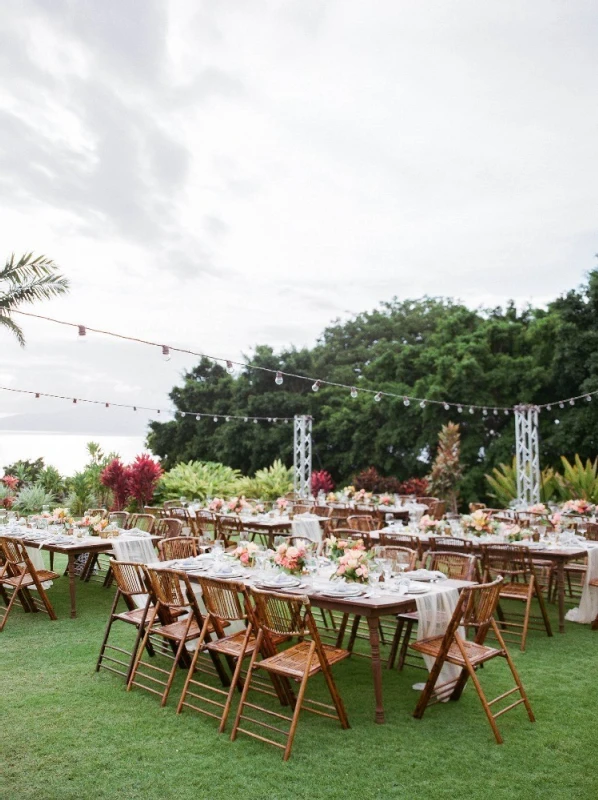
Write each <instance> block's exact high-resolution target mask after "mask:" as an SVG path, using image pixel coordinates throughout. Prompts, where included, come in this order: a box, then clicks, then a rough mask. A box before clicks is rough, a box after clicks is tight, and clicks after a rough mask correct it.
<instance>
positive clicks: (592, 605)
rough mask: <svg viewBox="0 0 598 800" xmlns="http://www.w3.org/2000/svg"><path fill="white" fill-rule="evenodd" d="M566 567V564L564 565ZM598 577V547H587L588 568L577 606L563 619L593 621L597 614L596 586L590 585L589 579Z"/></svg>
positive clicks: (597, 588) (597, 589)
mask: <svg viewBox="0 0 598 800" xmlns="http://www.w3.org/2000/svg"><path fill="white" fill-rule="evenodd" d="M565 568H566V565H565ZM597 579H598V547H590V548H588V569H587V571H586V579H585V583H584V587H583V591H582V594H581V601H580V603H579V607H578V608H572V609H571V610H570V611H568V612H567V614H566V616H565V619H568V620H569V621H570V622H581V623H585V624H587V623H589V622H594V620H595V619H596V616H597V615H598V586H590V581H591V580H597Z"/></svg>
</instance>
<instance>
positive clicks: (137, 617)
mask: <svg viewBox="0 0 598 800" xmlns="http://www.w3.org/2000/svg"><path fill="white" fill-rule="evenodd" d="M146 617H147V612H146V609H145V608H135V609H133V610H132V611H119V613H118V614H114V619H120V620H122V621H123V622H130V623H132V624H133V625H141V623H142V622H143V620H144V619H145V618H146Z"/></svg>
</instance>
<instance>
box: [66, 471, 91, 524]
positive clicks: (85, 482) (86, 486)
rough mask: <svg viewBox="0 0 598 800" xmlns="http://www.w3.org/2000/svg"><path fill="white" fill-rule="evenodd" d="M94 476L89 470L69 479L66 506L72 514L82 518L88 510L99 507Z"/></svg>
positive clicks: (77, 473)
mask: <svg viewBox="0 0 598 800" xmlns="http://www.w3.org/2000/svg"><path fill="white" fill-rule="evenodd" d="M94 485H95V484H94V476H93V474H91V473H90V472H88V471H87V470H85V471H84V472H76V473H75V474H74V475H73V477H72V478H69V480H68V483H67V486H68V492H69V493H68V497H67V500H66V505H67V506H68V508H69V509H70V512H71V514H73V515H75V516H82V515H83V514H84V513H85V511H86V510H87V509H88V508H97V507H98V498H97V495H96V494H95V493H94Z"/></svg>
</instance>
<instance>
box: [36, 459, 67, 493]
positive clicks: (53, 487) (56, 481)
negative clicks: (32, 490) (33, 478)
mask: <svg viewBox="0 0 598 800" xmlns="http://www.w3.org/2000/svg"><path fill="white" fill-rule="evenodd" d="M37 483H39V485H40V486H43V487H44V489H45V491H46V492H48V493H49V494H51V495H53V496H54V498H55V499H56V500H57V501H58V500H61V499H62V496H63V494H64V490H65V481H64V478H63V477H62V475H61V474H60V472H59V471H58V470H57V469H56V467H51V466H48V467H44V469H43V470H42V471H41V472H40V473H39V476H38V479H37Z"/></svg>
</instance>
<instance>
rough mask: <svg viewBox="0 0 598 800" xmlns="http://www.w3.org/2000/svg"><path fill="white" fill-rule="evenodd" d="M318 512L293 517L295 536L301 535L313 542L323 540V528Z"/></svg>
mask: <svg viewBox="0 0 598 800" xmlns="http://www.w3.org/2000/svg"><path fill="white" fill-rule="evenodd" d="M320 519H321V517H318V515H317V514H297V515H296V516H295V517H294V519H293V536H301V537H303V538H304V539H309V540H310V541H311V542H317V543H318V544H319V543H320V542H321V541H322V528H321V526H320Z"/></svg>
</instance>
